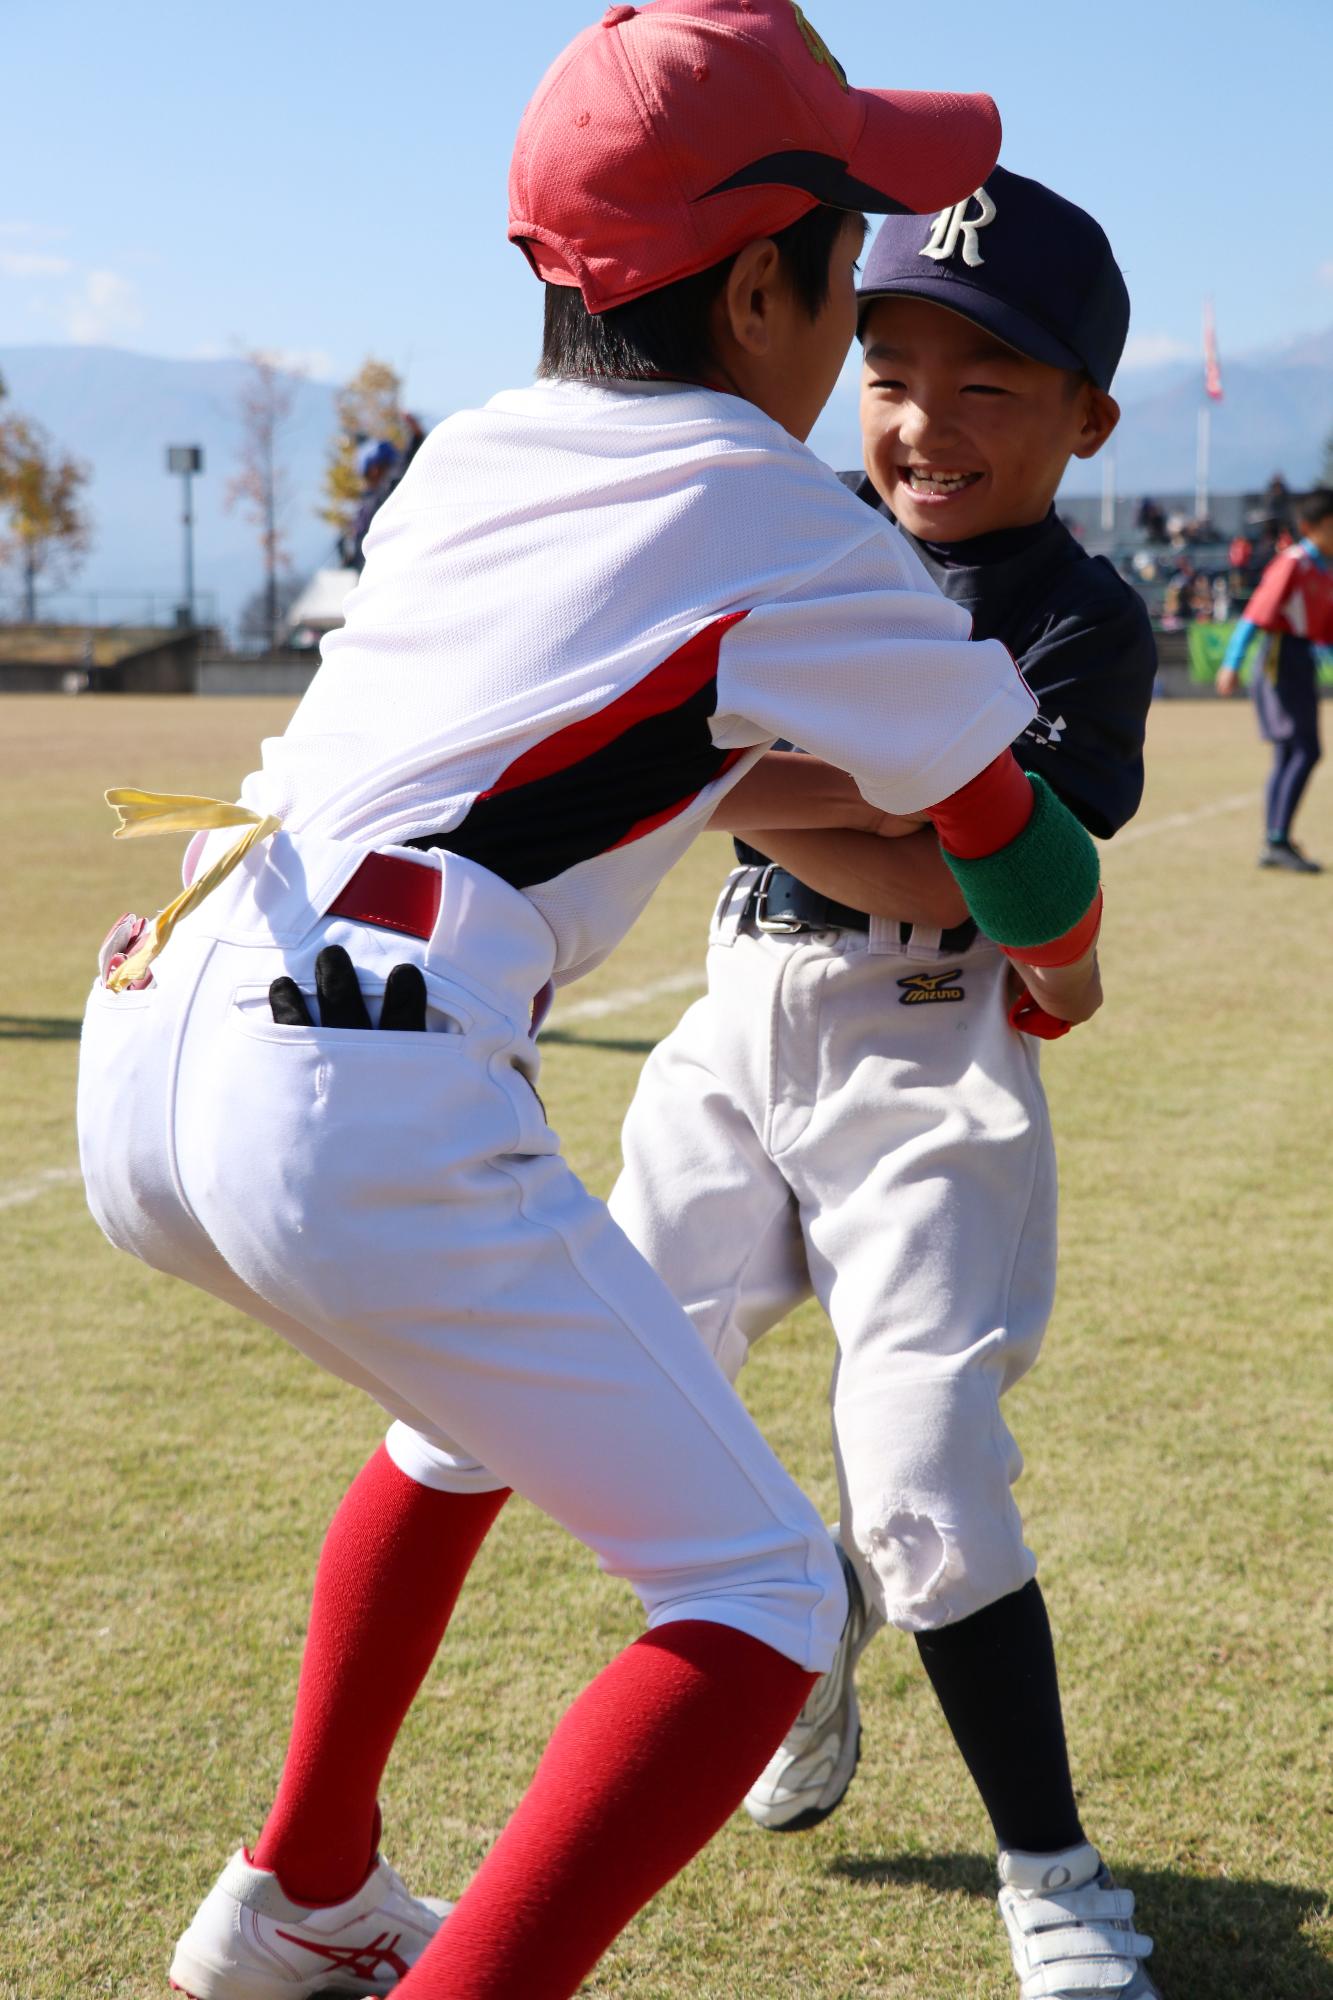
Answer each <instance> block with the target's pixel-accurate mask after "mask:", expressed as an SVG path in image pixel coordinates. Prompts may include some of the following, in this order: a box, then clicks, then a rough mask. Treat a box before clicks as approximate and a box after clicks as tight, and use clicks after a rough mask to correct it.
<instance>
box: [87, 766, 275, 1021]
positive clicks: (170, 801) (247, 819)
mask: <svg viewBox="0 0 1333 2000" xmlns="http://www.w3.org/2000/svg"><path fill="white" fill-rule="evenodd" d="M105 798H106V802H107V804H108V805H109V806H110V807H111V809H112V811H113V812H114V813H115V814H116V815H117V816H118V818H119V820H120V824H119V826H118V827H117V828H116V830H115V833H114V835H113V836H112V837H113V838H114V839H116V840H140V839H145V838H147V837H148V836H150V835H152V834H157V833H214V832H216V831H217V829H218V828H219V827H227V826H243V827H244V828H245V831H244V833H243V834H242V835H241V837H240V839H239V840H235V841H233V842H232V844H231V846H230V847H229V848H228V849H227V851H226V853H225V854H220V855H219V856H218V858H217V860H216V861H215V862H214V863H213V864H212V866H211V867H209V868H206V869H205V870H204V872H203V874H202V875H196V876H195V878H194V880H193V882H191V883H190V885H189V887H188V888H187V889H182V891H181V893H180V895H179V896H177V897H176V899H175V901H174V902H171V903H168V904H167V907H166V909H165V910H159V911H158V913H157V915H156V917H154V919H153V922H152V924H151V925H150V927H149V931H148V936H147V937H146V939H145V940H144V942H143V943H142V944H141V945H140V946H139V949H138V950H137V951H136V952H135V953H134V954H133V956H132V957H130V958H127V959H126V960H125V963H124V964H123V965H118V966H117V967H116V969H115V971H114V972H112V973H110V974H109V975H108V977H107V985H108V986H109V987H110V988H111V989H112V991H113V992H115V993H123V992H124V990H125V988H126V987H127V986H133V984H134V982H135V981H136V980H137V979H142V978H143V976H144V973H145V972H146V971H147V970H148V968H149V966H150V965H151V964H152V962H153V960H154V959H155V958H156V957H157V955H158V953H159V952H160V951H161V949H162V947H163V945H164V944H165V943H166V941H167V939H168V938H169V937H170V936H171V933H172V932H173V930H175V928H176V925H177V924H178V923H179V922H180V920H181V918H182V917H184V916H188V914H189V912H190V911H191V910H193V909H196V908H197V907H198V905H199V904H200V903H202V902H203V900H204V898H205V896H211V895H212V893H213V891H214V889H216V888H217V886H218V884H219V883H220V882H225V881H226V879H227V877H228V875H230V874H231V871H232V869H233V868H235V866H236V865H237V863H238V862H240V861H243V860H244V859H245V857H246V855H247V854H248V853H249V852H250V849H251V848H252V847H254V846H256V845H257V844H258V843H259V842H260V841H261V840H267V839H268V837H269V835H270V834H271V833H276V832H277V831H278V828H279V827H280V826H281V825H282V821H281V820H280V819H278V818H277V817H276V815H275V814H273V813H257V812H251V810H250V808H249V806H238V805H228V804H227V802H226V800H225V799H205V798H198V797H196V796H195V795H194V794H193V793H191V792H140V791H136V790H135V789H134V788H133V787H132V786H125V787H120V788H118V789H116V790H114V791H110V792H107V793H106V794H105Z"/></svg>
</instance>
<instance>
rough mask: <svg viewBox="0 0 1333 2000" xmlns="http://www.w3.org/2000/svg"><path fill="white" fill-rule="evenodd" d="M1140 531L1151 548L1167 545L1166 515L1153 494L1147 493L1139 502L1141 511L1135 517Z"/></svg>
mask: <svg viewBox="0 0 1333 2000" xmlns="http://www.w3.org/2000/svg"><path fill="white" fill-rule="evenodd" d="M1134 519H1135V523H1136V525H1137V527H1138V530H1139V533H1140V534H1141V535H1142V536H1143V539H1144V541H1145V542H1147V544H1148V546H1149V548H1158V549H1159V548H1163V547H1165V545H1166V540H1167V533H1166V515H1165V514H1164V513H1163V512H1162V509H1161V508H1160V507H1159V506H1158V504H1157V502H1156V501H1155V500H1154V499H1153V498H1152V497H1151V495H1149V494H1147V493H1145V494H1144V496H1143V498H1142V500H1140V502H1139V511H1138V513H1137V514H1136V515H1135V517H1134Z"/></svg>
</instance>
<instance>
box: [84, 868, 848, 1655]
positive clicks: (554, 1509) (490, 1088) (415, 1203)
mask: <svg viewBox="0 0 1333 2000" xmlns="http://www.w3.org/2000/svg"><path fill="white" fill-rule="evenodd" d="M223 838H224V839H225V838H227V836H224V837H223ZM361 858H362V856H361V853H360V852H354V851H352V850H350V849H349V848H348V847H347V846H346V845H345V844H335V843H331V842H325V841H317V840H311V839H308V838H304V837H303V838H302V839H300V840H293V839H291V838H290V837H289V836H287V835H286V834H282V833H280V834H278V835H276V836H275V837H274V838H273V839H272V840H271V841H270V842H268V843H267V844H266V845H265V846H263V847H261V848H258V849H256V850H255V851H254V852H252V853H251V855H249V856H248V857H247V859H246V861H245V862H243V863H242V864H241V866H240V867H239V868H238V869H237V871H236V873H235V874H234V875H233V876H232V877H231V878H230V879H229V880H228V881H227V882H225V883H224V884H223V885H222V886H221V887H220V888H219V889H217V890H216V891H215V892H214V893H213V895H211V896H210V897H209V898H208V899H207V900H206V901H205V902H204V903H203V904H201V905H200V906H199V908H198V909H197V910H196V911H194V912H193V913H192V914H191V915H190V916H189V917H188V918H187V919H185V920H184V921H183V922H182V924H181V925H180V927H179V929H178V930H177V932H176V934H175V936H174V937H173V938H172V939H171V941H170V943H169V944H168V945H167V946H166V948H165V950H164V952H163V953H162V955H161V957H160V958H159V959H158V960H157V961H156V962H155V964H154V967H153V975H154V977H153V983H152V985H151V986H149V987H148V988H147V989H146V990H144V991H143V992H137V993H136V992H126V993H112V992H110V991H108V990H106V989H105V988H104V987H102V986H101V985H100V984H98V985H97V986H95V987H94V989H93V992H92V995H91V997H90V999H89V1002H88V1009H87V1014H86V1018H85V1026H84V1039H83V1046H82V1050H81V1056H80V1069H79V1143H80V1152H81V1157H82V1162H83V1170H84V1175H85V1179H86V1182H87V1188H88V1199H89V1203H90V1205H91V1207H92V1210H93V1214H94V1215H95V1217H96V1219H97V1221H98V1222H99V1223H100V1225H101V1227H102V1228H103V1230H104V1231H105V1233H106V1234H107V1236H108V1237H109V1238H110V1240H111V1242H112V1243H113V1244H115V1245H117V1247H119V1248H121V1249H124V1250H128V1251H131V1252H133V1253H134V1254H135V1255H136V1256H138V1257H140V1258H142V1259H143V1260H144V1261H145V1262H146V1263H148V1264H150V1265H152V1266H154V1267H155V1268H156V1269H158V1270H161V1271H166V1272H169V1273H171V1274H172V1275H173V1276H176V1277H180V1278H185V1279H187V1280H188V1281H189V1282H190V1283H192V1284H195V1285H198V1286H200V1287H202V1289H203V1290H205V1291H208V1292H211V1293H214V1294H216V1296H218V1297H219V1298H221V1299H224V1300H226V1301H227V1302H228V1303H229V1304H231V1305H234V1306H235V1307H236V1308H237V1309H238V1310H239V1311H242V1312H245V1313H248V1314H250V1315H251V1316H252V1317H254V1318H255V1319H258V1320H261V1321H263V1322H265V1323H266V1324H267V1325H269V1326H272V1327H274V1328H276V1330H277V1331H278V1332H279V1333H281V1334H283V1335H285V1336H286V1338H287V1339H288V1340H290V1341H292V1342H293V1343H294V1344H295V1345H296V1346H297V1347H299V1348H301V1349H303V1350H304V1352H305V1353H307V1354H308V1355H310V1356H311V1358H312V1359H313V1360H315V1361H317V1362H319V1363H320V1365H321V1366H322V1367H325V1368H328V1369H330V1370H331V1371H332V1372H333V1373H334V1374H336V1375H339V1376H341V1377H343V1378H344V1379H345V1380H347V1381H349V1382H354V1383H356V1384H357V1385H358V1386H359V1387H361V1388H363V1389H365V1390H366V1391H367V1392H368V1393H369V1394H370V1395H371V1396H373V1397H375V1398H376V1400H377V1401H378V1402H380V1403H381V1404H382V1405H383V1406H384V1407H385V1409H387V1410H388V1411H390V1412H391V1413H392V1414H393V1415H394V1416H395V1417H396V1418H397V1419H399V1422H398V1423H397V1424H396V1425H395V1426H394V1430H393V1431H392V1432H391V1434H390V1448H391V1449H392V1450H394V1454H395V1457H396V1458H397V1459H398V1461H399V1463H400V1464H402V1465H403V1467H404V1469H405V1470H407V1471H409V1472H413V1473H416V1474H417V1475H418V1476H422V1477H425V1478H426V1479H428V1482H429V1483H430V1484H433V1485H443V1486H448V1487H452V1488H454V1489H455V1490H458V1491H469V1490H482V1489H486V1488H491V1487H497V1486H500V1485H511V1486H513V1487H514V1488H516V1490H517V1491H518V1492H520V1493H522V1494H525V1495H526V1496H527V1497H528V1498H530V1499H531V1500H533V1501H535V1502H536V1503H537V1505H538V1506H540V1507H542V1508H543V1509H544V1510H545V1511H546V1512H547V1513H549V1514H551V1515H552V1516H553V1517H554V1518H555V1519H556V1520H558V1521H560V1522H561V1523H562V1524H563V1525H564V1526H565V1527H567V1528H568V1529H569V1530H570V1532H571V1533H573V1534H574V1535H576V1536H578V1538H579V1539H580V1540H581V1541H583V1542H585V1543H587V1544H588V1546H589V1547H590V1548H592V1549H593V1550H594V1551H595V1553H596V1555H597V1557H598V1560H599V1561H600V1563H601V1565H602V1566H603V1567H604V1568H605V1569H607V1570H610V1571H611V1572H613V1573H614V1574H616V1575H618V1576H623V1577H624V1578H625V1579H626V1580H627V1581H628V1582H629V1583H630V1584H631V1585H632V1586H633V1587H634V1589H635V1590H636V1591H637V1593H638V1595H639V1597H640V1599H641V1600H642V1602H643V1605H644V1607H645V1610H646V1611H647V1614H648V1620H649V1623H650V1625H653V1626H660V1625H665V1624H668V1623H670V1622H673V1621H675V1620H679V1619H708V1620H712V1621H714V1622H717V1623H720V1624H724V1625H731V1626H734V1627H736V1628H737V1629H739V1630H741V1631H743V1632H747V1633H749V1634H751V1635H752V1636H753V1637H754V1638H756V1639H759V1640H762V1641H764V1642H765V1643H766V1644H768V1645H770V1646H772V1647H774V1648H775V1649H776V1650H777V1651H778V1652H780V1653H782V1654H784V1655H785V1656H786V1657H788V1658H789V1659H792V1660H794V1661H796V1662H798V1663H799V1664H800V1665H801V1666H803V1667H805V1668H807V1669H809V1670H810V1671H813V1672H821V1671H823V1670H824V1669H825V1668H826V1667H827V1666H828V1665H829V1664H830V1662H831V1660H832V1657H833V1653H834V1650H835V1648H836V1645H837V1641H838V1637H839V1634H840V1631H841V1627H842V1622H843V1618H844V1615H845V1610H846V1595H845V1590H844V1587H843V1584H842V1580H841V1575H840V1572H839V1569H838V1564H837V1560H836V1556H835V1553H834V1550H833V1547H832V1544H831V1542H830V1541H829V1538H828V1535H827V1533H826V1531H825V1530H824V1528H823V1526H822V1524H821V1523H820V1521H819V1519H818V1517H817V1515H816V1514H815V1512H814V1510H813V1509H812V1507H811V1506H810V1505H809V1503H808V1502H807V1501H806V1499H805V1498H804V1496H803V1495H802V1494H801V1493H800V1492H799V1491H798V1490H797V1488H796V1487H795V1486H794V1485H793V1484H792V1482H791V1480H790V1479H789V1478H788V1477H787V1475H786V1474H785V1473H784V1472H783V1470H782V1468H781V1467H780V1465H779V1464H778V1462H777V1460H776V1459H775V1458H774V1456H773V1454H772V1453H771V1451H770V1450H769V1448H768V1446H767V1445H766V1444H765V1442H764V1440H763V1439H762V1437H761V1436H760V1435H759V1432H758V1431H757V1430H756V1428H755V1427H754V1425H753V1423H752V1422H751V1420H750V1418H749V1417H748V1416H747V1414H746V1412H745V1410H744V1409H743V1407H742V1405H741V1403H740V1401H739V1399H738V1398H737V1397H736V1395H735V1393H734V1391H733V1390H732V1389H731V1387H730V1385H729V1384H728V1383H727V1382H726V1381H725V1380H724V1378H723V1376H722V1375H721V1374H720V1373H719V1371H718V1369H717V1368H716V1367H715V1365H714V1364H713V1361H712V1359H711V1357H710V1356H709V1355H708V1354H707V1353H706V1352H705V1350H704V1349H703V1348H702V1347H701V1345H700V1343H699V1341H698V1340H697V1338H696V1337H695V1335H694V1333H693V1331H692V1329H691V1327H690V1325H689V1322H688V1320H687V1319H686V1318H685V1316H684V1314H683V1313H682V1312H681V1310H680V1308H679V1306H678V1305H677V1304H676V1303H675V1301H674V1300H673V1299H672V1297H671V1295H670V1293H669V1292H668V1290H667V1288H666V1287H665V1286H664V1285H663V1284H662V1282H661V1281H660V1279H658V1278H657V1277H656V1276H655V1275H654V1274H653V1272H652V1271H650V1270H649V1268H648V1266H647V1265H646V1264H645V1263H644V1262H643V1260H642V1258H641V1257H640V1256H639V1255H638V1253H637V1252H636V1251H635V1250H634V1249H632V1247H631V1246H630V1244H629V1243H628V1242H627V1241H626V1239H625V1237H624V1236H623V1235H622V1234H621V1232H620V1230H619V1229H618V1228H617V1227H616V1226H615V1224H614V1223H613V1222H612V1221H611V1219H610V1217H609V1215H608V1213H607V1210H606V1208H605V1207H604V1205H603V1204H602V1203H600V1202H598V1201H595V1200H593V1199H592V1197H591V1196H590V1195H589V1194H588V1193H587V1192H586V1191H585V1189H584V1188H583V1187H582V1186H581V1185H580V1183H579V1182H578V1180H577V1179H576V1178H575V1176H574V1175H573V1174H572V1173H571V1172H570V1170H569V1168H568V1167H567V1166H566V1165H565V1163H564V1161H563V1160H562V1159H561V1158H560V1155H559V1145H558V1140H557V1138H556V1135H555V1134H554V1133H553V1132H552V1130H551V1129H550V1127H549V1126H548V1124H547V1122H546V1118H545V1116H544V1113H543V1111H542V1108H541V1105H540V1104H539V1102H538V1099H537V1096H536V1093H535V1090H534V1088H533V1084H534V1082H535V1079H536V1073H537V1061H538V1058H537V1052H536V1049H535V1048H534V1046H533V1043H532V1041H531V1039H530V1037H529V1033H528V1023H529V1018H530V1008H531V1004H532V997H533V995H534V994H535V993H537V992H538V991H539V990H540V989H541V988H542V987H543V985H544V984H545V982H546V980H547V978H548V976H549V973H550V970H551V963H552V957H553V941H552V938H551V934H550V932H549V930H548V929H547V927H546V925H545V923H544V921H543V920H542V918H541V917H540V916H539V915H538V914H537V912H536V911H535V910H534V909H533V907H532V905H531V904H530V903H529V902H528V901H527V900H526V898H525V897H523V896H522V895H521V894H519V893H518V892H517V891H516V890H513V889H510V888H509V887H508V886H507V885H506V884H504V883H503V882H501V881H500V880H499V879H498V878H497V877H495V876H493V875H491V874H489V873H488V872H487V871H486V870H484V869H481V868H478V867H476V866H475V865H474V864H472V863H470V862H467V861H461V860H459V859H458V858H457V857H454V856H439V855H434V856H429V857H424V856H420V855H414V856H412V857H411V858H412V859H414V860H415V861H417V862H419V863H420V865H422V866H433V867H438V868H440V869H441V871H442V877H443V894H442V898H441V906H440V914H439V917H438V920H437V922H436V926H435V930H434V933H433V935H432V937H431V938H430V940H429V941H428V942H427V943H426V944H424V945H423V944H421V943H419V942H418V941H417V940H416V939H413V938H407V937H402V936H399V935H397V934H395V933H392V932H389V931H385V930H379V929H372V928H370V927H368V926H365V925H362V924H359V923H353V922H349V921H346V920H343V919H338V918H328V917H325V916H323V915H322V914H321V913H322V912H323V911H324V910H325V909H327V907H328V905H329V903H330V902H331V901H332V900H333V899H334V897H335V896H336V895H337V894H338V892H339V890H340V889H341V888H342V886H343V884H344V883H345V882H346V881H347V880H348V879H349V877H350V875H351V874H352V872H353V870H354V868H355V867H356V866H357V864H358V863H359V862H360V860H361ZM326 944H342V945H344V946H345V947H346V949H347V951H348V953H349V955H350V956H351V959H352V962H353V964H354V965H355V966H356V967H357V970H358V972H359V973H360V974H361V975H362V986H363V990H364V991H365V993H366V995H367V1000H368V1004H369V1006H370V1011H371V1015H372V1018H374V1017H375V1015H376V1014H377V1011H378V997H379V995H380V994H381V993H382V991H383V985H384V979H385V977H386V975H387V973H388V971H389V969H390V967H391V966H393V965H395V964H398V963H400V962H402V961H405V960H410V961H412V962H414V963H417V964H419V965H420V966H421V967H422V970H423V972H424V974H425V978H426V985H427V990H428V995H429V1006H430V1015H429V1023H428V1026H429V1030H430V1031H429V1032H427V1033H425V1034H419V1033H418V1034H413V1033H394V1032H385V1031H382V1030H380V1029H378V1028H377V1029H375V1030H373V1031H368V1030H364V1029H361V1030H358V1029H328V1028H323V1027H287V1026H278V1025H275V1023H274V1022H273V1020H272V1017H271V1013H270V1009H269V1003H268V985H269V982H270V980H272V979H273V978H274V977H276V976H277V975H278V974H280V973H287V974H289V975H290V976H291V977H293V978H294V979H295V980H296V981H297V983H298V984H299V985H300V986H301V987H302V988H303V989H304V990H305V991H307V992H310V991H313V984H314V980H313V967H314V959H315V956H316V954H317V953H318V951H319V950H320V949H321V948H322V947H323V946H324V945H326ZM314 1011H316V1010H315V1009H314V1008H313V1006H312V1014H313V1012H314Z"/></svg>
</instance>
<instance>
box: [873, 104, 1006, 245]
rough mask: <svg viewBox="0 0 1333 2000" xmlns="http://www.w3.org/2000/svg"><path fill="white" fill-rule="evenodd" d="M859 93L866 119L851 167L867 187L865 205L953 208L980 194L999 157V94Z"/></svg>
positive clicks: (915, 211)
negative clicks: (997, 97)
mask: <svg viewBox="0 0 1333 2000" xmlns="http://www.w3.org/2000/svg"><path fill="white" fill-rule="evenodd" d="M855 95H856V96H857V97H859V98H861V99H862V100H863V102H864V104H865V107H866V118H865V124H864V126H863V127H862V130H861V136H860V138H859V139H858V141H857V143H856V147H855V150H854V151H853V154H852V157H851V159H850V160H849V161H848V162H847V174H848V178H849V180H852V181H855V182H856V183H857V185H858V186H859V187H861V188H862V189H863V190H865V191H866V192H865V193H864V194H863V197H862V198H861V199H860V200H859V201H858V202H857V206H858V207H859V208H868V209H870V210H871V211H872V212H873V213H876V214H888V213H891V212H892V211H893V210H895V209H897V210H899V211H903V210H905V211H906V212H907V213H908V214H910V215H929V214H930V213H931V212H932V211H933V210H935V209H939V208H949V207H951V206H952V205H953V203H954V202H956V201H966V199H967V197H968V196H969V195H970V194H975V193H976V190H977V189H978V188H979V187H980V186H981V184H982V182H983V181H984V180H985V179H986V177H987V175H988V174H989V173H990V171H991V169H992V168H993V167H994V165H995V163H996V161H997V160H998V159H999V157H1000V139H1001V127H1000V114H999V111H998V110H997V109H996V107H995V103H994V100H993V99H992V98H989V97H981V96H958V95H955V94H952V93H949V92H947V91H934V90H858V91H856V92H855ZM876 195H878V198H876Z"/></svg>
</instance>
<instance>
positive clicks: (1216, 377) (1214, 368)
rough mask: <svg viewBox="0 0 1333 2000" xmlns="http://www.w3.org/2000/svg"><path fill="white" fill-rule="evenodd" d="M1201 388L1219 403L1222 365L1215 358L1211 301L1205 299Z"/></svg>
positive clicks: (1214, 333)
mask: <svg viewBox="0 0 1333 2000" xmlns="http://www.w3.org/2000/svg"><path fill="white" fill-rule="evenodd" d="M1203 386H1204V391H1205V393H1206V394H1207V395H1209V396H1211V397H1212V399H1213V401H1214V402H1215V403H1220V402H1221V400H1222V364H1221V362H1220V361H1219V360H1218V358H1217V326H1216V324H1215V322H1214V320H1213V302H1212V300H1211V299H1205V300H1204V306H1203Z"/></svg>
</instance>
